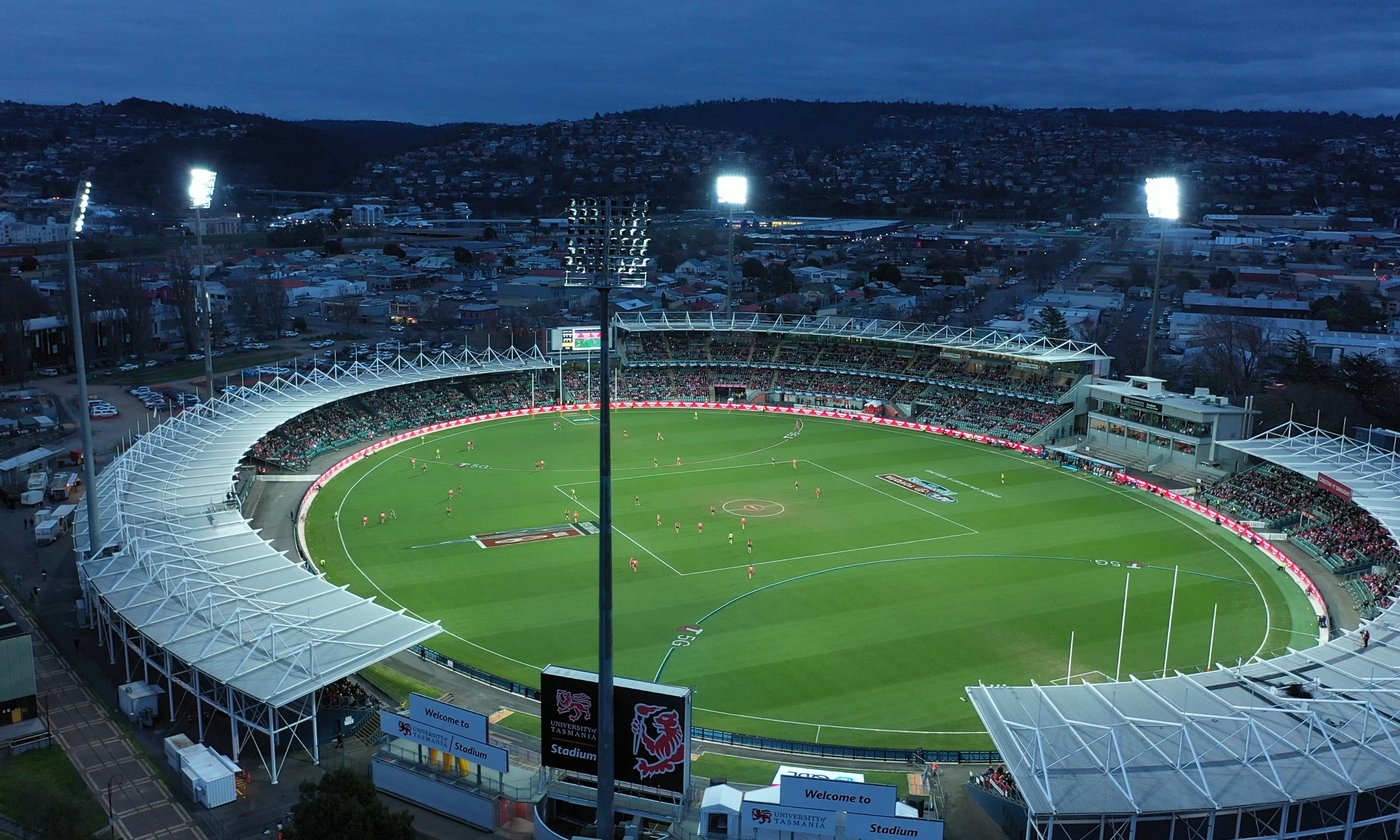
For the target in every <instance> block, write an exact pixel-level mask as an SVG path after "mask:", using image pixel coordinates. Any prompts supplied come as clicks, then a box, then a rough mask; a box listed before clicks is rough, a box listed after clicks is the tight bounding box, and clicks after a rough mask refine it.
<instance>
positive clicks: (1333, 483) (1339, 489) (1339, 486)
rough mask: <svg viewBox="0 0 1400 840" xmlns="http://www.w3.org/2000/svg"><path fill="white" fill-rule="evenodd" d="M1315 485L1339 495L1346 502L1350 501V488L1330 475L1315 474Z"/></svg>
mask: <svg viewBox="0 0 1400 840" xmlns="http://www.w3.org/2000/svg"><path fill="white" fill-rule="evenodd" d="M1317 486H1318V487H1321V488H1322V489H1323V490H1326V491H1327V492H1329V493H1332V494H1334V495H1337V496H1341V497H1342V498H1343V499H1345V500H1347V501H1348V502H1349V501H1351V488H1350V487H1348V486H1346V485H1345V484H1343V483H1341V482H1340V481H1338V480H1337V479H1335V478H1333V477H1332V476H1330V475H1324V474H1323V473H1318V474H1317Z"/></svg>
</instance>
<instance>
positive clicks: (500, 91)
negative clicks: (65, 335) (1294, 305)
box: [0, 0, 1400, 124]
mask: <svg viewBox="0 0 1400 840" xmlns="http://www.w3.org/2000/svg"><path fill="white" fill-rule="evenodd" d="M0 21H3V26H2V27H0V29H3V31H4V32H5V33H6V36H7V37H6V38H5V44H6V46H5V53H6V58H7V61H6V68H5V70H4V72H3V73H0V99H10V100H16V101H21V102H34V103H45V104H61V103H70V102H96V101H99V100H103V101H108V102H115V101H118V100H120V99H123V98H126V97H129V96H137V97H143V98H147V99H158V100H166V101H170V102H178V103H188V104H194V105H223V106H228V107H230V108H234V109H236V110H240V111H250V112H256V113H263V114H268V115H271V116H275V117H283V118H289V119H299V118H339V119H385V120H404V121H410V122H418V123H424V124H434V123H443V122H458V121H466V120H473V121H490V122H545V121H548V120H553V119H575V118H580V117H587V116H591V115H592V114H593V113H594V112H608V111H620V110H626V109H629V108H636V107H644V106H650V105H678V104H685V103H689V102H694V101H696V100H705V99H727V98H761V97H783V98H794V99H826V100H834V101H845V100H861V99H881V100H891V99H908V100H916V101H933V102H958V103H971V104H980V105H1003V106H1008V107H1038V106H1051V107H1055V106H1060V107H1074V106H1084V107H1129V106H1132V107H1144V108H1151V107H1160V108H1197V107H1199V108H1218V109H1225V108H1244V109H1261V108H1267V109H1284V110H1313V111H1352V112H1356V113H1360V114H1365V115H1375V114H1396V113H1397V112H1400V74H1397V73H1395V72H1394V70H1393V69H1391V62H1393V61H1394V58H1393V57H1394V55H1395V51H1396V44H1397V43H1398V42H1400V38H1397V36H1400V18H1397V17H1396V15H1395V8H1394V6H1393V4H1392V2H1390V0H1380V2H1378V1H1377V0H1366V2H1361V0H1328V2H1318V0H1267V2H1266V0H1227V2H1219V0H1209V2H1207V0H1176V2H1173V3H1155V4H1139V3H1136V2H1132V0H1081V1H1080V2H1075V3H1068V2H1046V1H1045V0H1042V2H1035V1H1034V0H913V1H912V2H911V1H910V0H888V1H887V2H879V3H877V2H870V0H847V2H843V3H836V2H831V0H747V2H742V3H696V2H690V0H644V1H643V0H594V2H578V0H573V2H562V1H561V0H515V2H500V1H499V0H473V1H472V2H467V0H434V1H433V2H429V0H378V2H366V0H290V2H281V3H272V2H267V0H243V1H242V2H237V3H235V2H230V1H229V0H198V2H192V3H172V2H169V0H162V1H161V2H157V1H156V0H123V2H111V3H104V2H93V0H45V1H44V2H37V1H36V0H0Z"/></svg>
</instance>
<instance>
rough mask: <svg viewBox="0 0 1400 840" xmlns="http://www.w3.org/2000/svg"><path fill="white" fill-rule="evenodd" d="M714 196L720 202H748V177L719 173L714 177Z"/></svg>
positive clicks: (730, 203)
mask: <svg viewBox="0 0 1400 840" xmlns="http://www.w3.org/2000/svg"><path fill="white" fill-rule="evenodd" d="M715 196H716V197H718V198H719V203H720V204H729V205H735V204H737V205H739V206H740V207H742V206H744V205H745V204H748V203H749V179H748V178H747V177H746V176H744V175H721V176H719V177H718V178H716V179H715Z"/></svg>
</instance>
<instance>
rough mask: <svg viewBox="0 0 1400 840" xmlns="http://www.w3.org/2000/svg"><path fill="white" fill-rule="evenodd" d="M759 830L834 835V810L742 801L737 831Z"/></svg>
mask: <svg viewBox="0 0 1400 840" xmlns="http://www.w3.org/2000/svg"><path fill="white" fill-rule="evenodd" d="M759 830H772V831H793V832H800V833H802V834H820V835H823V836H825V837H834V836H836V812H834V811H812V810H809V809H807V808H789V807H788V806H786V805H771V804H769V803H767V802H745V803H744V805H743V809H742V810H741V811H740V812H739V833H740V834H742V835H745V836H748V837H752V836H753V832H755V831H759Z"/></svg>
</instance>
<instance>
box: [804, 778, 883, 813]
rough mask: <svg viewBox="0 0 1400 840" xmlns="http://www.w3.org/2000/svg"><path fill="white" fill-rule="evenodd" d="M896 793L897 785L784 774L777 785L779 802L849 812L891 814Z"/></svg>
mask: <svg viewBox="0 0 1400 840" xmlns="http://www.w3.org/2000/svg"><path fill="white" fill-rule="evenodd" d="M897 793H898V791H896V790H895V787H894V785H872V784H864V783H861V782H842V781H837V780H836V779H813V778H808V777H803V776H784V777H783V780H782V782H781V783H780V784H779V787H778V801H779V802H781V803H782V804H783V805H785V806H788V807H791V808H817V809H820V810H823V811H849V812H851V813H856V814H880V815H883V816H890V817H892V816H894V814H895V807H894V806H895V803H896V801H897V800H898V796H897Z"/></svg>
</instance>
